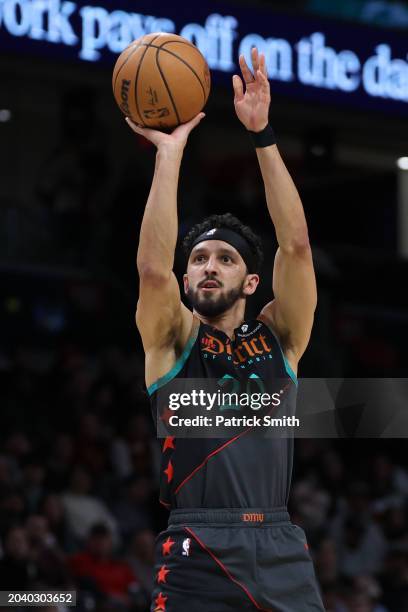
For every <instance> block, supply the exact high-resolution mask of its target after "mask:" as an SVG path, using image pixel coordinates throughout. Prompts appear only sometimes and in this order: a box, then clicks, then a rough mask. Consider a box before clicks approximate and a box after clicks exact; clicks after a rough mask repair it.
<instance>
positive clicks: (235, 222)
mask: <svg viewBox="0 0 408 612" xmlns="http://www.w3.org/2000/svg"><path fill="white" fill-rule="evenodd" d="M215 227H216V228H225V229H229V230H233V231H234V232H236V233H237V234H239V235H240V236H242V237H243V238H244V239H245V240H246V241H247V243H248V244H249V247H250V249H251V251H252V253H253V255H254V262H255V270H251V272H254V273H258V272H259V271H260V269H261V266H262V262H263V257H264V255H263V249H262V241H261V239H260V237H259V236H258V235H257V234H255V232H254V231H253V230H252V229H251V228H250V227H248V225H244V224H243V223H242V222H241V221H240V220H239V219H237V217H234V215H232V214H231V213H225V214H224V215H211V216H210V217H207V218H206V219H204V221H202V222H201V223H197V224H196V225H194V226H193V227H192V228H191V230H190V231H189V232H188V234H186V236H185V237H184V240H183V242H182V248H183V251H184V254H185V256H186V258H187V259H188V257H189V255H190V252H191V247H192V244H193V243H194V240H195V239H196V238H198V236H200V234H203V233H204V232H207V231H208V230H210V229H213V228H215Z"/></svg>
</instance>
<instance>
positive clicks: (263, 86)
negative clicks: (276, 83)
mask: <svg viewBox="0 0 408 612" xmlns="http://www.w3.org/2000/svg"><path fill="white" fill-rule="evenodd" d="M256 76H257V79H258V82H259V83H260V85H261V89H262V91H263V92H264V93H269V81H268V79H267V77H266V76H265V75H264V74H263V72H262V70H258V72H257V73H256Z"/></svg>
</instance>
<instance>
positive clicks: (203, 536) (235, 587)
mask: <svg viewBox="0 0 408 612" xmlns="http://www.w3.org/2000/svg"><path fill="white" fill-rule="evenodd" d="M154 572H155V576H154V578H155V582H154V585H155V586H154V590H153V594H152V604H151V612H237V611H238V610H243V611H244V610H245V611H248V612H249V611H250V610H251V611H254V610H264V611H265V612H324V607H323V604H322V600H321V597H320V594H319V590H318V588H317V582H316V578H315V573H314V568H313V563H312V560H311V557H310V554H309V552H308V546H307V542H306V537H305V534H304V531H303V530H302V529H301V528H300V527H298V526H296V525H294V524H293V523H291V522H290V519H289V515H288V513H287V511H286V509H285V508H277V509H273V510H272V511H271V510H268V511H265V510H260V509H244V510H241V509H232V510H229V509H226V510H225V509H219V510H217V509H211V510H207V509H201V508H200V509H196V510H194V509H193V510H188V511H185V510H173V511H172V512H171V513H170V518H169V526H168V529H166V531H163V532H162V533H160V534H159V536H158V537H157V540H156V566H155V570H154Z"/></svg>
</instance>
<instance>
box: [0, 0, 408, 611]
mask: <svg viewBox="0 0 408 612" xmlns="http://www.w3.org/2000/svg"><path fill="white" fill-rule="evenodd" d="M33 4H35V2H31V3H30V2H29V1H28V0H26V1H23V0H22V1H20V2H18V1H16V2H14V0H13V2H11V1H10V0H0V52H1V56H0V71H1V81H0V82H1V85H0V155H1V157H0V163H1V166H0V167H1V181H0V279H1V282H0V296H1V297H0V312H1V314H0V329H1V340H0V343H1V344H0V379H1V412H0V440H1V448H0V541H1V558H0V590H30V589H45V588H54V589H77V591H78V604H77V608H78V609H80V610H95V611H96V610H98V611H99V610H123V611H125V610H133V611H135V612H137V611H138V612H142V611H145V610H148V603H147V602H148V593H149V590H150V588H151V585H152V581H153V576H152V571H151V568H152V563H153V544H154V537H155V535H156V534H157V532H158V531H160V530H162V529H163V528H164V526H165V524H166V515H167V513H166V512H165V511H164V509H162V508H160V506H159V504H158V500H157V483H158V465H159V455H160V447H159V444H158V442H157V440H156V439H155V432H154V429H153V426H152V422H151V418H150V412H149V406H148V402H147V400H146V394H145V391H144V384H143V354H142V347H141V342H140V338H139V335H138V333H137V330H136V328H135V324H134V312H135V305H136V300H137V291H138V281H137V275H136V266H135V255H136V248H137V242H138V232H139V227H140V221H141V217H142V214H143V208H144V203H145V201H146V198H147V194H148V190H149V185H150V181H151V177H152V171H153V163H154V153H155V152H154V149H153V148H152V147H151V146H150V145H149V144H148V143H147V142H145V141H143V139H141V138H138V137H136V136H135V135H134V134H133V133H132V132H131V131H130V130H129V129H128V127H127V126H126V124H125V122H124V120H123V117H122V115H121V113H120V112H119V110H118V108H117V107H116V105H115V103H114V100H113V97H112V92H111V80H110V79H111V71H112V67H113V65H114V62H115V53H113V52H108V51H107V49H106V48H104V49H103V51H101V56H100V58H99V59H98V60H96V59H93V60H92V61H91V60H89V59H83V58H80V57H79V55H78V52H77V51H78V50H75V49H74V48H73V46H72V45H71V47H70V46H69V45H65V47H64V45H63V44H62V42H63V41H62V42H61V41H60V42H61V44H59V43H58V40H56V41H55V40H54V41H53V42H50V41H48V42H47V41H45V40H41V36H42V37H43V39H44V38H45V34H44V33H43V35H41V32H40V34H39V30H38V27H37V34H36V35H35V33H34V34H33V29H31V30H30V29H29V27H28V25H27V23H26V22H25V21H24V20H25V19H27V20H28V19H30V15H31V17H32V15H33V14H34V13H30V14H29V9H30V6H29V5H33ZM37 4H38V3H37ZM45 4H46V5H48V4H47V3H45ZM84 4H85V3H82V2H77V3H74V5H75V6H76V8H77V9H78V10H79V8H80V7H81V6H82V5H84ZM142 4H143V6H142ZM51 5H53V6H54V9H53V10H57V9H58V10H60V9H61V10H62V8H61V7H62V6H63V5H67V3H59V2H58V1H56V2H51V3H50V6H51ZM88 5H91V6H93V7H97V6H98V7H102V6H103V7H105V10H106V11H113V10H114V8H115V9H116V8H123V10H125V11H134V12H137V13H143V15H152V13H154V15H155V16H156V17H162V18H166V17H169V15H170V17H171V18H172V19H174V20H175V22H177V20H179V22H180V23H187V21H188V22H191V21H197V23H200V24H204V21H205V16H206V15H207V16H208V15H211V14H215V13H216V14H218V15H221V16H228V15H235V16H237V15H238V16H239V17H236V19H237V22H239V24H240V25H239V27H241V28H242V29H243V30H244V31H246V33H248V31H249V32H258V33H259V34H260V35H262V36H263V37H265V38H267V37H268V36H275V37H276V36H280V37H281V38H285V39H287V40H290V41H292V42H293V43H294V41H296V40H298V39H299V38H300V37H301V36H308V35H310V34H311V33H312V32H327V35H326V44H327V45H332V47H335V48H336V50H337V51H340V50H341V49H350V50H352V49H354V48H357V50H356V53H357V52H358V53H360V52H361V53H362V54H364V53H366V52H369V54H373V53H374V48H375V45H376V44H377V45H380V44H387V45H388V46H389V48H390V49H391V51H392V54H393V55H392V57H393V58H399V59H400V62H401V63H400V64H399V65H398V69H399V70H400V72H399V73H398V76H395V73H393V75H391V76H390V70H391V69H390V68H389V65H388V67H386V68H384V70H385V72H386V76H384V78H388V77H387V75H388V76H389V78H390V82H391V85H389V87H388V89H387V86H386V85H384V88H383V89H382V90H381V91H380V90H379V89H378V88H377V93H374V94H372V95H368V94H367V93H364V92H362V91H360V93H358V92H357V93H352V92H351V93H349V94H347V92H346V93H345V92H344V91H339V89H337V90H336V88H334V89H332V90H330V88H327V87H326V88H325V86H324V84H323V85H322V83H317V84H316V83H315V85H313V86H311V87H306V86H302V84H300V83H297V84H296V85H295V84H292V85H291V84H289V85H287V84H285V83H284V82H280V81H279V79H278V78H277V79H276V81H274V79H272V81H271V90H272V105H271V122H272V124H273V126H274V128H275V131H276V133H277V136H278V143H279V147H280V150H281V152H282V154H283V156H284V159H285V161H286V163H287V166H288V168H289V170H290V172H291V174H292V176H293V178H294V180H295V183H296V185H297V187H298V189H299V191H300V194H301V197H302V200H303V203H304V207H305V211H306V216H307V220H308V224H309V232H310V238H311V241H312V245H313V251H314V259H315V267H316V274H317V281H318V290H319V304H318V309H317V313H316V321H315V326H314V331H313V335H312V339H311V343H310V347H309V349H308V351H307V353H306V354H305V356H304V358H303V360H302V363H301V366H300V371H299V376H300V377H371V378H374V377H380V378H381V377H404V376H405V375H406V366H407V363H406V357H405V355H406V350H405V347H406V344H407V341H408V328H407V322H408V321H407V319H408V315H407V301H408V297H407V291H406V277H407V273H408V264H407V259H406V257H407V253H408V223H407V220H406V218H407V213H406V209H407V208H408V186H407V184H408V178H407V175H408V172H406V170H404V169H403V168H404V167H408V163H407V160H405V162H404V160H403V159H402V161H401V158H404V156H406V155H408V130H407V117H408V65H407V63H406V57H407V51H408V48H407V45H406V40H407V30H408V6H407V3H406V2H402V1H389V2H386V1H382V2H379V1H370V0H349V1H348V2H340V1H331V2H323V1H322V0H321V1H320V0H297V1H291V2H289V1H285V2H283V0H282V1H276V2H266V1H264V2H262V1H261V0H258V1H257V2H255V1H254V0H251V1H249V0H248V1H244V0H241V1H240V0H235V2H224V3H223V4H222V6H221V5H220V3H215V2H203V3H202V4H201V5H200V6H197V7H190V8H187V7H183V5H182V4H180V3H175V4H174V6H173V7H172V8H171V9H170V8H169V12H166V5H165V4H164V3H160V2H159V3H158V4H157V3H156V4H155V5H153V3H151V6H149V3H146V2H145V3H136V2H134V3H133V2H129V1H128V2H127V1H124V2H117V3H115V4H113V3H112V2H108V1H106V2H104V1H103V0H100V2H99V3H98V2H89V3H88ZM118 5H120V6H118ZM55 7H57V8H55ZM58 7H59V8H58ZM31 8H32V6H31ZM30 10H31V9H30ZM50 10H51V9H50ZM195 11H196V13H197V16H195ZM177 23H178V22H177ZM248 23H250V27H251V29H250V30H248V29H246V30H245V28H248V27H249V26H248ZM257 24H258V26H257ZM277 24H278V25H279V27H278V26H277ZM281 24H284V27H285V29H284V30H281V29H280V28H281ZM37 26H38V24H37ZM292 26H293V31H292V29H291V28H292ZM55 27H56V29H57V35H55V36H56V38H58V35H59V36H60V37H62V38H63V36H67V35H68V34H67V32H65V34H64V33H63V28H62V26H58V27H61V29H60V30H58V27H57V26H55ZM146 27H147V26H146ZM239 27H238V26H237V28H236V29H237V32H238V30H239ZM256 27H258V29H254V28H256ZM40 30H41V28H40ZM30 32H31V35H32V36H31V37H30V36H29V35H28V34H29V33H30ZM58 32H59V34H58ZM178 33H179V32H178ZM218 42H220V41H218ZM231 44H232V48H233V49H234V53H235V55H234V56H233V60H234V61H236V52H237V49H236V44H235V43H231ZM234 45H235V46H234ZM394 45H395V47H394ZM404 45H405V47H404ZM116 55H117V53H116ZM366 57H368V55H366ZM234 58H235V59H234ZM219 59H220V58H219ZM221 59H222V58H221ZM390 61H391V60H390V59H389V62H388V64H389V63H390ZM215 65H216V62H215ZM387 71H388V72H387ZM212 76H213V88H212V92H211V96H210V101H209V103H208V105H207V107H206V113H207V117H206V119H205V121H204V122H203V123H202V124H201V125H200V127H199V128H198V129H197V130H196V131H194V133H193V134H192V136H191V138H190V141H189V144H188V147H187V149H186V153H185V158H184V162H183V168H182V175H181V183H180V191H179V202H180V206H179V210H180V237H182V236H183V235H184V233H185V232H186V230H187V229H188V228H189V227H190V225H191V224H192V223H194V222H196V221H199V220H200V219H202V218H203V217H204V216H205V215H207V214H209V213H212V212H217V213H222V212H227V211H231V212H232V213H234V214H236V215H237V216H238V217H240V218H241V219H242V220H243V221H244V222H247V223H248V224H249V225H251V226H252V227H253V228H254V229H255V230H256V231H257V232H258V233H260V234H261V235H262V238H263V240H264V244H265V249H266V253H267V257H266V262H267V264H265V266H264V270H263V275H262V284H261V287H260V289H259V290H258V291H257V294H256V297H255V298H254V299H253V301H252V304H251V306H250V312H256V310H257V309H259V307H260V306H261V305H262V304H264V303H265V301H267V300H268V299H269V291H270V271H271V265H272V258H273V254H274V251H275V249H276V241H275V238H274V232H273V228H272V225H271V223H270V220H269V217H268V214H267V209H266V205H265V203H264V195H263V187H262V181H261V178H260V173H259V169H258V166H257V162H256V157H255V154H254V152H253V150H252V149H251V146H250V143H249V141H248V137H247V135H246V134H245V131H244V129H243V128H242V126H241V125H240V123H239V122H238V120H237V118H236V117H235V113H234V109H233V104H232V89H231V86H230V76H231V75H230V74H228V70H225V69H224V70H223V69H221V68H220V65H218V68H217V67H215V68H213V69H212ZM374 80H375V79H374ZM379 80H380V77H378V81H379ZM397 81H398V82H397ZM396 82H397V84H396ZM374 85H375V83H374ZM377 85H378V82H377ZM394 85H395V87H396V89H395V88H394V89H392V87H394ZM378 86H379V85H378ZM360 90H361V88H360ZM394 90H395V91H396V93H395V96H394V99H392V96H393V95H394V94H393V93H392V92H393V91H394ZM404 92H405V93H404ZM398 96H399V97H398ZM397 160H400V161H399V165H398V164H397ZM183 265H184V262H183V260H182V259H181V258H178V260H177V266H176V267H177V270H178V272H181V271H182V270H183ZM406 456H407V446H406V440H404V439H395V438H394V439H392V440H375V439H370V440H364V439H347V440H331V439H327V440H323V439H319V440H311V439H310V440H309V439H308V440H306V439H303V440H298V441H297V444H296V456H295V469H294V475H293V486H292V494H291V501H290V511H291V514H292V519H293V520H294V522H297V523H298V524H300V525H301V526H302V527H303V528H304V529H305V531H306V533H307V536H308V540H309V544H310V549H311V553H312V555H313V558H314V561H315V564H316V571H317V575H318V579H319V582H320V585H321V588H322V593H323V597H324V601H325V607H326V609H327V610H328V611H330V612H403V611H406V610H408V522H407V521H408V515H407V512H408V504H407V501H408V471H407V461H406ZM59 609H60V610H63V609H64V608H63V607H60V608H59ZM294 612H295V611H294Z"/></svg>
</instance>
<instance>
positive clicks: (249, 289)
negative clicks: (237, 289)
mask: <svg viewBox="0 0 408 612" xmlns="http://www.w3.org/2000/svg"><path fill="white" fill-rule="evenodd" d="M258 285H259V275H258V274H247V277H246V281H245V285H244V293H245V295H252V294H253V293H255V291H256V288H257V287H258Z"/></svg>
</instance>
